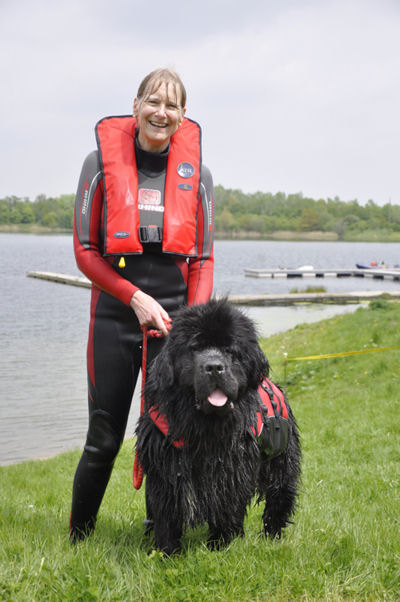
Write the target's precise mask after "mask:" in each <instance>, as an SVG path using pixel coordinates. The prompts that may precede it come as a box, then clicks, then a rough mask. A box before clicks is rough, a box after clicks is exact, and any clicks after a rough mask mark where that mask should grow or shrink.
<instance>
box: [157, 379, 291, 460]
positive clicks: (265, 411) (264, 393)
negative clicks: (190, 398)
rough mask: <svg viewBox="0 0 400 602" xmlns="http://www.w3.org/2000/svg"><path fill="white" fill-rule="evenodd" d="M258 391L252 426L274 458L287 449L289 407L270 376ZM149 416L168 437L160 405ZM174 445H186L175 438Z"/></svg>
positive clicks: (181, 440)
mask: <svg viewBox="0 0 400 602" xmlns="http://www.w3.org/2000/svg"><path fill="white" fill-rule="evenodd" d="M257 393H258V395H259V398H260V406H259V408H258V410H257V424H256V425H255V426H250V429H251V432H252V434H253V435H254V437H256V439H257V441H258V443H259V445H260V447H261V448H262V449H263V451H265V453H266V454H267V455H268V456H270V457H272V458H274V457H275V456H278V455H279V454H281V453H282V452H283V451H285V449H286V446H287V439H288V409H287V406H286V402H285V397H284V395H283V393H282V391H281V390H280V389H279V387H277V386H276V385H275V383H273V382H272V381H271V380H269V379H268V378H266V377H264V378H263V380H262V383H261V385H260V386H259V387H258V390H257ZM149 416H150V418H151V419H152V421H153V422H154V424H155V425H156V427H157V428H158V429H159V430H160V431H161V432H162V434H163V435H164V436H165V437H167V436H168V434H169V424H168V420H167V417H166V416H165V415H164V414H161V413H160V410H159V408H158V406H152V407H151V408H150V409H149ZM172 445H174V446H175V447H177V448H180V447H184V445H185V442H184V441H183V439H175V440H174V441H172Z"/></svg>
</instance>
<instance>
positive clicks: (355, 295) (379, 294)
mask: <svg viewBox="0 0 400 602" xmlns="http://www.w3.org/2000/svg"><path fill="white" fill-rule="evenodd" d="M27 276H28V277H29V278H39V279H40V280H48V281H49V282H58V283H60V284H69V285H72V286H80V287H84V288H90V287H91V282H90V281H89V280H88V279H87V278H84V277H82V276H69V275H68V274H56V273H54V272H28V273H27ZM399 277H400V274H399ZM228 299H229V301H230V302H231V303H235V304H237V305H295V304H296V303H331V304H334V305H342V304H345V303H362V302H363V301H371V300H373V299H388V300H398V301H400V290H399V291H391V292H390V293H389V292H385V291H364V292H363V291H354V292H350V293H282V294H276V295H275V294H258V295H229V296H228Z"/></svg>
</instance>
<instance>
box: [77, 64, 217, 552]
mask: <svg viewBox="0 0 400 602" xmlns="http://www.w3.org/2000/svg"><path fill="white" fill-rule="evenodd" d="M185 107H186V91H185V88H184V86H183V84H182V82H181V80H180V78H179V76H178V75H177V74H176V73H175V72H173V71H170V70H168V69H158V70H156V71H153V72H152V73H150V74H149V75H147V76H146V77H145V79H144V80H143V81H142V83H141V84H140V86H139V90H138V92H137V98H135V101H134V105H133V116H123V117H106V118H105V119H102V120H101V121H100V122H99V123H98V124H97V125H96V139H97V145H98V150H97V151H94V152H92V153H90V154H89V156H88V157H87V158H86V160H85V163H84V165H83V169H82V173H81V176H80V180H79V185H78V191H77V195H76V203H75V218H74V250H75V256H76V261H77V264H78V266H79V268H80V270H81V271H82V272H83V273H84V274H85V275H86V276H87V277H88V278H89V279H90V280H91V281H92V297H91V318H90V326H89V340H88V350H87V366H88V386H89V429H88V433H87V439H86V444H85V446H84V451H83V454H82V457H81V459H80V462H79V464H78V468H77V471H76V474H75V478H74V485H73V497H72V510H71V517H70V537H71V540H72V541H73V542H75V541H77V540H79V539H83V538H84V537H85V536H86V535H87V534H89V533H90V532H91V531H93V529H94V526H95V522H96V516H97V512H98V509H99V507H100V504H101V500H102V498H103V495H104V492H105V489H106V487H107V483H108V481H109V478H110V475H111V471H112V467H113V464H114V460H115V457H116V455H117V453H118V450H119V448H120V445H121V443H122V440H123V437H124V433H125V428H126V423H127V419H128V414H129V409H130V405H131V400H132V395H133V391H134V388H135V384H136V380H137V376H138V372H139V369H140V366H141V345H142V331H141V327H153V328H156V329H159V330H160V331H161V332H162V333H163V335H165V336H167V335H168V331H169V329H170V327H171V316H173V312H174V311H176V310H177V309H178V308H179V307H180V306H182V305H184V304H189V305H191V304H195V303H204V302H206V301H207V300H208V299H209V298H210V296H211V292H212V283H213V262H214V260H213V231H212V229H213V186H212V178H211V174H210V172H209V170H208V169H207V168H206V167H204V166H203V165H202V164H201V130H200V126H199V125H198V124H197V123H196V122H194V121H191V120H189V119H187V118H185V117H184V115H185V112H186V108H185ZM161 345H162V340H160V339H149V342H148V362H150V361H151V360H152V359H153V358H154V357H155V355H156V354H157V352H158V351H159V349H160V346H161Z"/></svg>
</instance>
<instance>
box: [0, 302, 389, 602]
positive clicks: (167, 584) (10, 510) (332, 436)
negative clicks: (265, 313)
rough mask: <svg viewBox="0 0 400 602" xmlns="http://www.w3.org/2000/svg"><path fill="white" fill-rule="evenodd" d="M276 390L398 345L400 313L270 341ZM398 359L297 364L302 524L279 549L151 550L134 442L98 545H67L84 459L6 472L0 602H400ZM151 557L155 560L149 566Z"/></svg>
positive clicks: (109, 500)
mask: <svg viewBox="0 0 400 602" xmlns="http://www.w3.org/2000/svg"><path fill="white" fill-rule="evenodd" d="M262 344H263V347H264V349H265V351H266V353H267V355H268V356H269V358H270V361H271V364H272V368H273V370H272V377H273V378H274V379H275V380H277V381H282V379H283V374H284V372H283V362H282V358H283V354H284V353H287V354H288V356H291V357H298V356H304V355H312V354H322V353H336V352H343V351H352V350H360V349H370V348H380V347H386V346H391V345H400V306H399V305H396V304H394V303H389V302H387V301H380V302H379V303H378V302H377V303H375V304H373V305H372V307H370V308H368V309H359V310H357V311H356V312H355V313H354V314H347V315H342V316H340V317H336V318H332V319H330V320H325V321H322V322H319V323H317V324H311V325H302V326H298V327H297V328H295V329H294V330H292V331H290V332H287V333H284V334H281V335H275V336H273V337H270V338H269V339H266V340H263V341H262ZM399 377H400V361H399V350H393V351H385V352H379V353H368V354H365V355H355V356H351V357H343V358H332V359H328V360H314V361H302V362H293V363H290V364H289V365H288V370H287V389H288V395H289V397H290V399H291V402H292V406H293V408H294V411H295V414H296V417H297V420H298V423H299V427H300V430H301V435H302V445H303V454H304V462H303V482H302V489H301V495H300V499H299V505H298V511H297V514H296V517H295V520H296V524H295V525H292V526H290V527H289V528H288V529H287V530H286V533H285V536H284V538H283V539H282V541H280V542H271V541H266V540H265V539H264V538H263V537H262V536H261V508H260V507H257V506H254V507H252V508H251V510H250V512H249V515H248V518H247V519H246V525H245V528H246V535H245V537H244V538H243V539H237V540H235V541H234V542H233V543H232V544H231V545H230V546H228V547H227V548H226V549H223V550H221V551H218V552H210V551H208V550H207V548H206V546H205V536H206V533H205V530H204V529H198V530H196V531H195V532H189V533H187V534H186V535H185V540H184V552H183V553H182V554H180V555H178V556H176V557H173V558H171V559H163V558H162V557H161V556H160V554H159V553H158V552H151V540H150V541H148V540H147V539H146V538H145V537H144V536H143V529H142V521H143V519H144V517H145V508H144V492H143V489H142V490H140V491H139V492H135V491H134V490H133V488H132V485H131V468H132V453H133V442H132V441H127V442H126V443H125V445H124V447H123V449H122V451H121V453H120V455H119V457H118V460H117V463H116V466H115V470H114V472H113V475H112V479H111V482H110V485H109V487H108V490H107V493H106V496H105V499H104V502H103V505H102V508H101V511H100V516H99V521H98V525H97V529H96V532H95V535H94V536H93V537H91V538H89V539H88V540H87V541H85V542H84V543H83V544H80V545H78V546H76V547H72V546H70V545H69V542H68V538H67V525H68V514H69V506H70V494H71V484H72V478H73V473H74V470H75V467H76V464H77V461H78V457H79V452H71V453H67V454H63V455H61V456H59V457H57V458H53V459H50V460H46V461H40V462H24V463H22V464H19V465H15V466H8V467H2V468H1V469H0V482H1V487H0V536H1V541H0V599H1V600H13V601H14V600H17V601H18V600H24V601H26V600H32V601H36V600H37V601H42V600H83V601H91V600H102V601H103V600H146V601H147V600H163V601H164V600H165V601H167V600H171V601H176V600H195V601H197V600H204V601H206V600H207V601H209V600H227V601H231V600H232V601H242V600H243V601H245V600H246V601H247V600H260V601H261V600H264V601H270V600H282V601H283V600H285V601H286V600H303V601H309V600H334V601H336V600H371V601H372V600H398V599H400V537H399V532H400V525H399V519H400V495H399V494H400V491H399V483H400V468H399V467H400V462H399V461H400V420H399V405H398V404H399V399H400V378H399ZM149 552H150V553H149Z"/></svg>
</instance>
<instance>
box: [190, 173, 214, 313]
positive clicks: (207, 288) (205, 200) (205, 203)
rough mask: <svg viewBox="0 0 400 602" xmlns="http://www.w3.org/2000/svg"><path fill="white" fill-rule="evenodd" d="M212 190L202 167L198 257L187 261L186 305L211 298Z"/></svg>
mask: <svg viewBox="0 0 400 602" xmlns="http://www.w3.org/2000/svg"><path fill="white" fill-rule="evenodd" d="M213 243H214V188H213V181H212V176H211V172H210V170H209V169H208V168H207V167H206V166H204V165H203V167H202V170H201V178H200V189H199V205H198V220H197V251H198V257H196V258H195V259H189V277H188V305H194V304H198V303H205V302H206V301H208V300H209V298H210V297H211V293H212V289H213V278H214V251H213Z"/></svg>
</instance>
